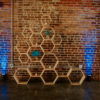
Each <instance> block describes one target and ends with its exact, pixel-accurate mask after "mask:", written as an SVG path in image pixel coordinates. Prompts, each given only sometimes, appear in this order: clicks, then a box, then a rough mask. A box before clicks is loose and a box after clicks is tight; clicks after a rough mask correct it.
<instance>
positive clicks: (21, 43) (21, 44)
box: [17, 41, 29, 53]
mask: <svg viewBox="0 0 100 100" xmlns="http://www.w3.org/2000/svg"><path fill="white" fill-rule="evenodd" d="M17 49H18V51H19V52H20V53H26V52H27V51H28V49H29V44H28V43H27V42H26V41H18V44H17Z"/></svg>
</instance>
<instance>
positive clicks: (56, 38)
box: [53, 34, 62, 44]
mask: <svg viewBox="0 0 100 100" xmlns="http://www.w3.org/2000/svg"><path fill="white" fill-rule="evenodd" d="M61 41H62V39H61V36H60V35H57V34H56V35H55V36H54V38H53V42H54V44H60V43H61Z"/></svg>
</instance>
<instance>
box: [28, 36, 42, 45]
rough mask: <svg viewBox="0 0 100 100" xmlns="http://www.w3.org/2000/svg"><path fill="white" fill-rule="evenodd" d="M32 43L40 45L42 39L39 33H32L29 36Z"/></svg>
mask: <svg viewBox="0 0 100 100" xmlns="http://www.w3.org/2000/svg"><path fill="white" fill-rule="evenodd" d="M30 41H31V43H32V45H40V44H41V43H42V41H43V38H42V36H41V34H33V35H32V36H31V38H30Z"/></svg>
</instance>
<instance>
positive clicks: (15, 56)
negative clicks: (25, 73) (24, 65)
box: [13, 47, 21, 66]
mask: <svg viewBox="0 0 100 100" xmlns="http://www.w3.org/2000/svg"><path fill="white" fill-rule="evenodd" d="M19 56H20V54H19V52H18V50H17V49H16V47H14V49H13V63H14V65H15V66H16V65H21V62H20V60H19Z"/></svg>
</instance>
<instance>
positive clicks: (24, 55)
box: [19, 54, 29, 64]
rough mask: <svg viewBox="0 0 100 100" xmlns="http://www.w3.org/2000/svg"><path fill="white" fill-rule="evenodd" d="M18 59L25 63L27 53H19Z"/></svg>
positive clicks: (26, 61) (27, 59)
mask: <svg viewBox="0 0 100 100" xmlns="http://www.w3.org/2000/svg"><path fill="white" fill-rule="evenodd" d="M19 60H20V61H21V63H23V64H26V63H28V61H29V58H28V55H27V54H21V55H20V57H19Z"/></svg>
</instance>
